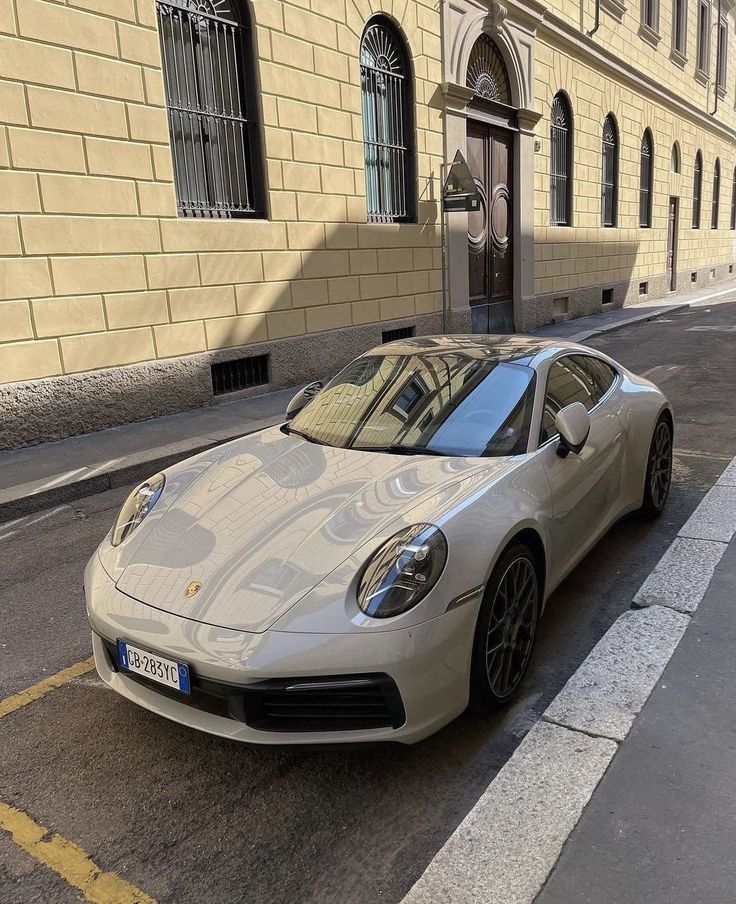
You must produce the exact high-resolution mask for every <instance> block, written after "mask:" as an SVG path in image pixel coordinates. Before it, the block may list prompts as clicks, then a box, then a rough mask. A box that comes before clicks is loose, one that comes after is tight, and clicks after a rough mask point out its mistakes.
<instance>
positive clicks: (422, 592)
mask: <svg viewBox="0 0 736 904" xmlns="http://www.w3.org/2000/svg"><path fill="white" fill-rule="evenodd" d="M446 561H447V540H445V535H444V534H443V533H442V531H441V530H440V529H439V528H438V527H435V526H434V524H414V525H412V526H411V527H407V528H405V529H404V530H402V531H399V533H398V534H394V536H393V537H391V539H390V540H387V541H386V542H385V543H384V544H383V546H381V547H380V548H379V549H378V550H377V551H376V552H375V553H374V554H373V558H372V559H370V561H369V562H368V564H367V565H366V567H365V570H364V571H363V574H362V575H361V578H360V584H359V585H358V605H359V606H360V608H361V609H362V610H363V612H365V613H366V615H370V616H372V617H373V618H390V617H391V616H392V615H401V613H402V612H406V611H407V609H411V608H412V606H416V604H417V603H418V602H420V600H422V599H424V597H425V596H426V595H427V594H428V593H429V591H430V590H431V589H432V587H434V585H435V584H436V583H437V579H438V578H439V576H440V575H441V574H442V569H443V568H444V567H445V562H446Z"/></svg>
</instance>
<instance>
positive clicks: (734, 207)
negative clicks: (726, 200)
mask: <svg viewBox="0 0 736 904" xmlns="http://www.w3.org/2000/svg"><path fill="white" fill-rule="evenodd" d="M731 229H736V166H735V167H734V169H733V185H732V187H731Z"/></svg>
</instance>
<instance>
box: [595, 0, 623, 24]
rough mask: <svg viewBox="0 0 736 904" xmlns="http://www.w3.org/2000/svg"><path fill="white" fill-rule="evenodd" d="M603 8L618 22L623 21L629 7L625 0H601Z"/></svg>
mask: <svg viewBox="0 0 736 904" xmlns="http://www.w3.org/2000/svg"><path fill="white" fill-rule="evenodd" d="M601 9H602V10H605V12H607V13H608V15H609V16H611V17H612V18H614V19H615V20H616V21H617V22H623V21H624V16H625V15H626V9H627V7H626V4H625V3H624V2H623V0H601Z"/></svg>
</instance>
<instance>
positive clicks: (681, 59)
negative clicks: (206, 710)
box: [670, 47, 687, 69]
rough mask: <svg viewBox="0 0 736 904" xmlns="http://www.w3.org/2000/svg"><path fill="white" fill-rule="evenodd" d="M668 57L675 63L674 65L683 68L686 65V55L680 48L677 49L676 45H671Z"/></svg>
mask: <svg viewBox="0 0 736 904" xmlns="http://www.w3.org/2000/svg"><path fill="white" fill-rule="evenodd" d="M670 59H671V60H672V62H673V63H674V64H675V66H679V67H680V69H684V68H685V66H686V65H687V57H686V56H685V54H684V53H683V52H682V51H681V50H678V49H677V48H676V47H673V48H672V50H671V51H670Z"/></svg>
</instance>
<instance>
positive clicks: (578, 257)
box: [523, 227, 668, 330]
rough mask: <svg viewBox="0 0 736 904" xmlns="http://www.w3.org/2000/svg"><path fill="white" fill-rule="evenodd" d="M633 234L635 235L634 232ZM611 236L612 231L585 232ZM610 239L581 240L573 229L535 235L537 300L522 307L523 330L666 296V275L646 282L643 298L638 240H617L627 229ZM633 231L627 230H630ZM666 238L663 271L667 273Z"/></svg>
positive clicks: (534, 297)
mask: <svg viewBox="0 0 736 904" xmlns="http://www.w3.org/2000/svg"><path fill="white" fill-rule="evenodd" d="M632 231H633V230H632ZM585 232H586V233H587V234H588V235H589V234H590V233H593V232H600V233H604V234H605V233H606V232H607V230H605V229H600V230H585ZM611 232H612V233H614V234H613V235H612V236H611V238H610V239H609V238H608V237H607V236H606V237H605V239H599V240H594V241H587V240H586V241H581V240H580V239H579V238H577V237H575V233H574V231H573V229H572V228H570V227H549V228H547V229H543V230H540V231H539V232H538V233H537V234H536V237H535V238H536V240H535V243H534V258H535V263H534V287H533V296H532V297H531V298H525V299H524V302H523V315H524V328H525V329H527V330H531V329H536V328H537V327H540V326H545V325H546V324H549V323H553V322H555V321H557V322H559V321H562V320H566V319H571V318H573V317H585V316H587V315H590V314H598V313H600V312H601V311H602V310H607V309H608V307H614V308H620V307H623V305H624V304H634V303H636V302H638V301H640V300H641V301H646V300H648V299H652V298H657V297H660V296H662V295H664V294H665V293H666V292H667V291H668V289H667V287H666V285H665V284H666V281H667V279H666V274H665V273H664V272H663V273H662V274H661V275H658V276H656V277H645V278H643V280H642V281H643V282H645V286H646V291H644V293H643V295H642V296H641V298H640V297H639V296H638V294H635V293H638V289H639V286H638V284H636V283H634V284H633V286H632V280H633V279H634V269H635V266H636V260H637V255H638V253H639V241H638V240H636V241H630V240H627V239H622V238H618V237H616V235H615V233H617V232H623V230H611ZM627 232H628V230H627ZM665 241H666V235H664V236H663V238H662V242H663V251H662V261H663V265H662V270H663V271H664V270H665V249H664V242H665Z"/></svg>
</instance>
